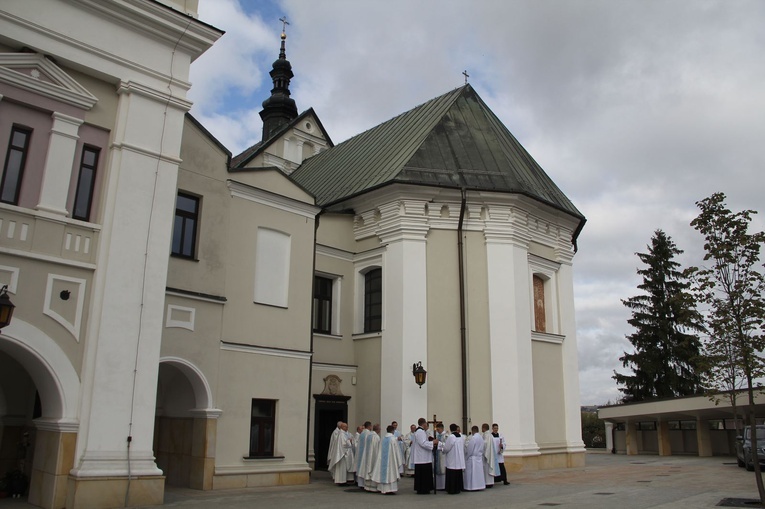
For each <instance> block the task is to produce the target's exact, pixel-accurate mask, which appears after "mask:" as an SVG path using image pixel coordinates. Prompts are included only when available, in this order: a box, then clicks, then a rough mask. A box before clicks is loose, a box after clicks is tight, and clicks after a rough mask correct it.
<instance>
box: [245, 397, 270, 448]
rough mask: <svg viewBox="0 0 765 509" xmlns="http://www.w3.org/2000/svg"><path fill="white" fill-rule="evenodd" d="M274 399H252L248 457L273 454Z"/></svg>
mask: <svg viewBox="0 0 765 509" xmlns="http://www.w3.org/2000/svg"><path fill="white" fill-rule="evenodd" d="M275 419H276V401H274V400H272V399H253V400H252V411H251V412H250V457H251V458H254V457H263V456H266V457H269V456H273V455H274V429H275V428H276V426H275V424H274V423H275Z"/></svg>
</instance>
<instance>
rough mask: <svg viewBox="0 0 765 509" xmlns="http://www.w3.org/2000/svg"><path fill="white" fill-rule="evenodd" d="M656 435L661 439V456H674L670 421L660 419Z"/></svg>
mask: <svg viewBox="0 0 765 509" xmlns="http://www.w3.org/2000/svg"><path fill="white" fill-rule="evenodd" d="M656 436H657V439H658V441H659V456H672V441H671V440H670V438H669V437H670V433H669V423H668V422H667V421H663V420H659V421H658V422H657V423H656Z"/></svg>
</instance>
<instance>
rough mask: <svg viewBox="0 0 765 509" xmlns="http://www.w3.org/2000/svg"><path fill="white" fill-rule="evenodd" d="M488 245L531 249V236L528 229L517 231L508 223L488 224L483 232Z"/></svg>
mask: <svg viewBox="0 0 765 509" xmlns="http://www.w3.org/2000/svg"><path fill="white" fill-rule="evenodd" d="M483 235H484V238H485V239H486V244H510V245H513V246H517V247H520V248H523V249H528V248H529V243H530V242H531V235H529V233H528V231H527V230H526V229H516V228H513V227H512V226H511V225H509V224H507V223H495V222H493V221H492V222H489V221H487V222H486V227H485V228H484V230H483Z"/></svg>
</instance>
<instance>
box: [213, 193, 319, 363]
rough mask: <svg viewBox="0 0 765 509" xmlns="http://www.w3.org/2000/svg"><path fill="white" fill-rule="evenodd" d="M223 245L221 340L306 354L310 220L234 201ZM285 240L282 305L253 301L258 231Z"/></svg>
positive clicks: (310, 281)
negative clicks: (225, 260) (287, 248)
mask: <svg viewBox="0 0 765 509" xmlns="http://www.w3.org/2000/svg"><path fill="white" fill-rule="evenodd" d="M230 217H231V223H230V226H229V228H230V231H231V232H236V234H235V235H234V234H232V235H231V236H230V239H229V243H228V253H227V255H228V266H227V269H226V298H227V299H228V302H227V303H226V306H225V307H224V320H223V339H224V340H225V341H232V342H236V343H246V344H251V345H258V346H266V347H274V348H286V349H293V350H301V351H306V350H308V348H309V346H310V333H311V329H310V328H311V322H310V318H311V305H312V299H313V293H312V286H313V285H312V283H313V249H314V248H313V239H314V226H313V221H311V220H309V219H306V218H305V217H302V216H298V215H295V214H290V213H288V212H283V211H280V210H277V209H274V208H272V207H267V206H265V205H261V204H258V203H253V202H250V201H247V200H244V199H240V198H235V199H232V201H231V214H230ZM259 227H263V228H267V229H269V230H275V231H277V232H282V233H284V234H287V235H289V236H290V265H289V282H288V285H289V286H288V293H287V297H288V301H287V307H286V308H284V307H279V306H274V305H267V304H261V303H254V291H255V284H256V282H255V264H256V260H255V253H256V239H257V235H258V228H259Z"/></svg>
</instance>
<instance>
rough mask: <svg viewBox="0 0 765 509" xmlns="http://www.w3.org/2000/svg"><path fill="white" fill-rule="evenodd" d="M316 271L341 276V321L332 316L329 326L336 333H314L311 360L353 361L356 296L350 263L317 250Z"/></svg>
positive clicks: (352, 362) (345, 362) (326, 361)
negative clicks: (331, 334)
mask: <svg viewBox="0 0 765 509" xmlns="http://www.w3.org/2000/svg"><path fill="white" fill-rule="evenodd" d="M348 258H349V259H350V254H348ZM316 272H317V273H324V274H327V275H331V276H337V277H340V283H339V284H340V299H339V301H340V302H339V304H340V310H339V322H340V323H339V324H336V323H334V322H335V316H337V315H335V316H333V325H332V328H333V330H337V332H339V335H336V336H335V335H333V336H328V335H324V334H314V343H313V347H314V357H313V360H314V362H325V363H334V364H354V363H355V357H354V346H353V308H354V306H353V303H354V299H356V298H357V297H358V296H356V295H354V293H355V292H354V288H353V281H354V274H353V263H352V262H350V261H347V260H341V259H338V258H335V257H332V256H324V255H322V254H320V253H317V254H316ZM333 312H334V310H333Z"/></svg>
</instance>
